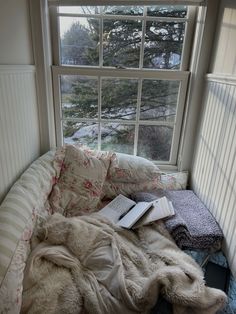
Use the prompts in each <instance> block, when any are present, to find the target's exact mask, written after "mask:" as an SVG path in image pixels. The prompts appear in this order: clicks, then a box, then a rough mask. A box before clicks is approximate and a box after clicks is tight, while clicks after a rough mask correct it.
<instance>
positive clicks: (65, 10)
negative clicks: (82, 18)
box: [59, 6, 100, 14]
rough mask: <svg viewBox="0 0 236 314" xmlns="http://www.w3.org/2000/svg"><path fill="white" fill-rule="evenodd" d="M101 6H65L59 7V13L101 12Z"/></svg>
mask: <svg viewBox="0 0 236 314" xmlns="http://www.w3.org/2000/svg"><path fill="white" fill-rule="evenodd" d="M99 12H100V7H99V6H94V7H92V6H79V7H78V6H77V7H76V6H65V7H64V6H63V7H59V13H71V14H99Z"/></svg>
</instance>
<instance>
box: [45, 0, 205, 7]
mask: <svg viewBox="0 0 236 314" xmlns="http://www.w3.org/2000/svg"><path fill="white" fill-rule="evenodd" d="M205 2H206V1H205V0H49V1H48V3H49V5H56V6H80V5H86V6H89V5H137V6H138V5H146V6H149V5H159V4H164V5H205Z"/></svg>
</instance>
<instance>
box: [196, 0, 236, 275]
mask: <svg viewBox="0 0 236 314" xmlns="http://www.w3.org/2000/svg"><path fill="white" fill-rule="evenodd" d="M203 107H204V109H203V113H202V119H201V125H200V128H199V133H198V142H197V146H196V151H195V157H194V161H193V167H192V178H191V186H192V188H193V189H194V191H195V192H196V193H197V195H198V196H199V197H200V198H201V199H202V201H203V202H204V203H205V205H206V206H207V207H208V208H209V209H210V210H211V212H212V213H213V215H214V216H215V217H216V219H217V221H218V222H219V224H220V226H221V228H222V230H223V232H224V236H225V243H224V249H225V252H226V255H227V257H228V260H229V263H230V266H231V270H232V271H233V274H234V276H236V140H235V136H236V2H235V1H234V0H231V1H228V0H222V1H221V7H220V11H219V19H218V28H217V32H216V37H215V45H214V49H213V52H212V63H211V66H210V73H209V74H208V75H207V77H206V91H205V98H204V103H203Z"/></svg>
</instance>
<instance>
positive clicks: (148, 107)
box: [140, 80, 179, 121]
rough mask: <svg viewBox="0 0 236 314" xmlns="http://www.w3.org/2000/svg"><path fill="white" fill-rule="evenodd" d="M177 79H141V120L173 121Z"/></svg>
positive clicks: (175, 106)
mask: <svg viewBox="0 0 236 314" xmlns="http://www.w3.org/2000/svg"><path fill="white" fill-rule="evenodd" d="M178 94H179V81H161V80H143V82H142V96H141V106H140V119H141V120H160V121H175V115H176V108H177V100H178Z"/></svg>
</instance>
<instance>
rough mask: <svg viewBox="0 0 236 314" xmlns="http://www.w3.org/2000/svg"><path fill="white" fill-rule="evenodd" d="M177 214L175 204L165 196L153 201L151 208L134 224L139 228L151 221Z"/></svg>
mask: <svg viewBox="0 0 236 314" xmlns="http://www.w3.org/2000/svg"><path fill="white" fill-rule="evenodd" d="M174 214H175V212H174V208H173V205H172V203H171V202H170V201H168V199H167V198H166V197H165V196H164V197H162V198H160V199H158V200H156V201H153V206H152V207H151V208H150V210H149V211H148V212H147V213H146V214H145V215H144V216H143V217H142V218H141V219H140V220H139V221H138V222H137V223H136V224H135V225H134V226H133V228H134V229H135V228H137V227H140V226H144V225H147V224H149V223H150V222H153V221H156V220H159V219H163V218H166V217H169V216H173V215H174Z"/></svg>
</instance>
